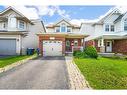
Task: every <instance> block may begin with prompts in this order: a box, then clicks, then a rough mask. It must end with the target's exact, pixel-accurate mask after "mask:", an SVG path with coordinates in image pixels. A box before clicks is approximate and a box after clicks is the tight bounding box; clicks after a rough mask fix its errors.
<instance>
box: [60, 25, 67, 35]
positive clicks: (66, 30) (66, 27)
mask: <svg viewBox="0 0 127 95" xmlns="http://www.w3.org/2000/svg"><path fill="white" fill-rule="evenodd" d="M62 24H63V23H62ZM62 24H61V25H60V32H62V31H61V27H62ZM66 32H67V25H66V24H65V32H63V33H66Z"/></svg>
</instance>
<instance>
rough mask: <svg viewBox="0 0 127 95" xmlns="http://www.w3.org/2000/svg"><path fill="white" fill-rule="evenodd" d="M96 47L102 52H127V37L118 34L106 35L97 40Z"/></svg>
mask: <svg viewBox="0 0 127 95" xmlns="http://www.w3.org/2000/svg"><path fill="white" fill-rule="evenodd" d="M95 47H96V48H97V50H98V52H100V53H122V54H127V49H126V47H127V37H125V36H116V35H110V36H109V35H105V36H103V37H101V38H99V39H97V40H95Z"/></svg>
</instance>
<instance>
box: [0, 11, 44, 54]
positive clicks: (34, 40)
mask: <svg viewBox="0 0 127 95" xmlns="http://www.w3.org/2000/svg"><path fill="white" fill-rule="evenodd" d="M0 16H2V17H6V18H7V21H6V26H7V27H6V29H4V28H3V24H4V23H5V22H0V30H1V32H4V31H2V30H6V35H2V34H0V38H4V39H11V38H14V39H16V53H17V54H23V55H25V54H26V50H27V48H34V49H36V48H38V44H39V41H38V37H37V35H36V34H37V33H40V32H44V31H45V29H44V27H43V25H42V22H41V21H40V20H36V19H35V20H31V22H32V23H34V25H33V24H31V23H30V22H28V21H24V20H23V19H21V21H23V22H24V29H20V28H19V21H20V20H18V19H17V18H16V17H22V15H19V14H18V13H17V12H15V11H14V10H12V9H10V10H8V11H6V12H4V13H2V14H0ZM22 31H23V32H22ZM7 32H22V33H24V32H25V35H16V34H14V35H13V34H7Z"/></svg>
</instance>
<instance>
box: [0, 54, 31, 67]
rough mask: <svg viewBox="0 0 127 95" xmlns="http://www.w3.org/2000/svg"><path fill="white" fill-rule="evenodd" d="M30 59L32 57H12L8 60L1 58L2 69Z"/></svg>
mask: <svg viewBox="0 0 127 95" xmlns="http://www.w3.org/2000/svg"><path fill="white" fill-rule="evenodd" d="M28 57H30V56H27V55H22V56H11V57H7V58H0V68H2V67H5V66H7V65H10V64H13V63H14V62H17V61H20V60H23V59H25V58H28Z"/></svg>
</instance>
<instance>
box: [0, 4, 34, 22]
mask: <svg viewBox="0 0 127 95" xmlns="http://www.w3.org/2000/svg"><path fill="white" fill-rule="evenodd" d="M9 10H13V11H14V12H15V13H17V14H18V15H20V16H21V17H22V18H21V17H17V18H18V19H25V20H27V21H28V22H29V23H31V24H33V23H32V22H31V21H30V20H29V19H28V18H27V17H26V16H24V15H23V14H22V13H20V12H19V11H17V10H16V9H15V8H13V7H11V6H9V7H8V8H6V9H5V10H3V11H1V12H0V15H2V14H4V13H6V12H8V11H9Z"/></svg>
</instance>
